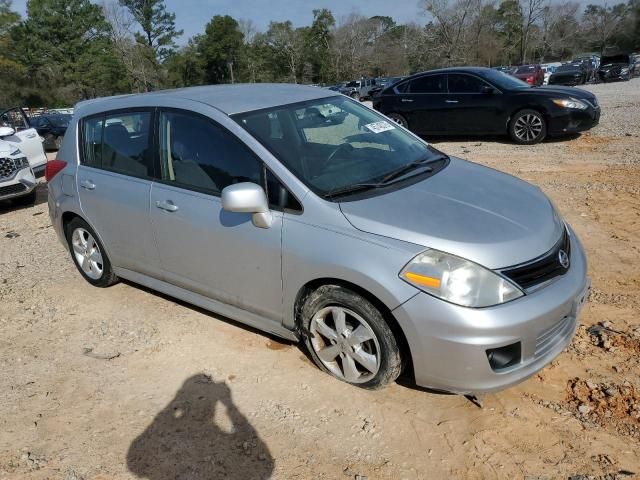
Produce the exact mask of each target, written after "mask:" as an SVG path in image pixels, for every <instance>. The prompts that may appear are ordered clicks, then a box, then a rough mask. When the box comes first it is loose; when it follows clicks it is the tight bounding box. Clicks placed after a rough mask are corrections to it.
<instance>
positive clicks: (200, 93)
mask: <svg viewBox="0 0 640 480" xmlns="http://www.w3.org/2000/svg"><path fill="white" fill-rule="evenodd" d="M337 95H339V94H337V93H332V92H331V91H327V90H326V89H323V88H318V87H310V86H305V85H293V84H287V83H244V84H234V85H203V86H199V87H188V88H179V89H174V90H158V91H156V92H149V93H141V94H133V95H118V96H114V97H104V98H96V99H92V100H85V101H83V102H80V103H78V104H77V105H76V108H77V109H79V110H80V111H81V115H87V114H91V112H95V113H98V112H100V111H101V110H107V109H109V108H110V104H111V103H113V104H118V106H117V107H116V108H122V107H121V106H120V104H122V103H123V102H122V100H129V99H131V100H134V99H136V100H141V101H142V102H141V103H144V104H146V105H148V106H153V104H154V102H155V100H159V99H161V98H171V99H181V98H182V99H185V100H191V101H195V102H200V103H204V104H207V105H210V106H212V107H215V108H217V109H218V110H220V111H222V112H224V113H226V114H227V115H233V114H236V113H243V112H250V111H254V110H261V109H263V108H273V107H278V106H281V105H289V104H292V103H297V102H304V101H308V100H316V99H319V98H327V97H331V96H337Z"/></svg>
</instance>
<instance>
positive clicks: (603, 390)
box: [566, 378, 640, 440]
mask: <svg viewBox="0 0 640 480" xmlns="http://www.w3.org/2000/svg"><path fill="white" fill-rule="evenodd" d="M566 402H567V404H568V406H569V409H570V410H572V411H573V412H574V414H575V415H576V416H577V417H578V418H579V419H580V420H582V422H583V423H586V424H587V425H589V424H591V425H599V426H601V427H607V428H611V427H613V428H615V430H616V431H617V432H618V433H620V434H622V435H628V436H631V437H633V438H635V439H637V440H640V389H638V388H637V387H636V386H634V385H632V384H631V383H630V382H628V381H625V382H624V383H622V384H615V383H595V382H592V381H591V380H582V379H579V378H574V379H573V380H570V381H569V382H568V384H567V399H566Z"/></svg>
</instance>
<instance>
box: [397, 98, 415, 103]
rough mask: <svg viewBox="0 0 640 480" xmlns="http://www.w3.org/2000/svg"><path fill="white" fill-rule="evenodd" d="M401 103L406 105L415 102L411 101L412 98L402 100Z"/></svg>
mask: <svg viewBox="0 0 640 480" xmlns="http://www.w3.org/2000/svg"><path fill="white" fill-rule="evenodd" d="M400 101H401V102H405V103H411V102H413V100H412V99H410V98H402V99H400Z"/></svg>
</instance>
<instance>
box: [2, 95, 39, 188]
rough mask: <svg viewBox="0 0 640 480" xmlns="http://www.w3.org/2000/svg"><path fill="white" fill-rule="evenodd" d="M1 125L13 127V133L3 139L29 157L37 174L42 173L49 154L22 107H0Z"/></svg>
mask: <svg viewBox="0 0 640 480" xmlns="http://www.w3.org/2000/svg"><path fill="white" fill-rule="evenodd" d="M0 127H9V128H11V130H12V132H13V133H12V134H10V135H5V136H4V137H3V138H2V140H4V141H5V142H8V143H10V144H12V145H14V146H15V147H16V148H18V149H19V150H20V151H21V152H22V154H23V155H24V156H25V157H27V160H29V166H30V167H31V169H32V170H33V172H34V173H35V174H36V176H40V175H42V173H44V168H45V164H46V163H47V156H46V155H45V153H44V149H43V148H42V139H41V138H40V136H39V135H38V132H37V131H36V130H35V129H34V128H33V127H31V125H30V124H29V118H28V117H27V115H26V114H25V113H24V111H23V110H22V108H20V107H13V108H0ZM5 132H8V130H5Z"/></svg>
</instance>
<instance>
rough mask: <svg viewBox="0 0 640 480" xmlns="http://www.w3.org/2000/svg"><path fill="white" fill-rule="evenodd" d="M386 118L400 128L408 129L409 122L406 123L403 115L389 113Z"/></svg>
mask: <svg viewBox="0 0 640 480" xmlns="http://www.w3.org/2000/svg"><path fill="white" fill-rule="evenodd" d="M387 117H389V118H390V119H391V120H393V121H394V123H397V124H398V125H400V126H401V127H404V128H409V122H407V119H406V118H405V117H404V116H403V115H400V114H399V113H390V114H388V115H387Z"/></svg>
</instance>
